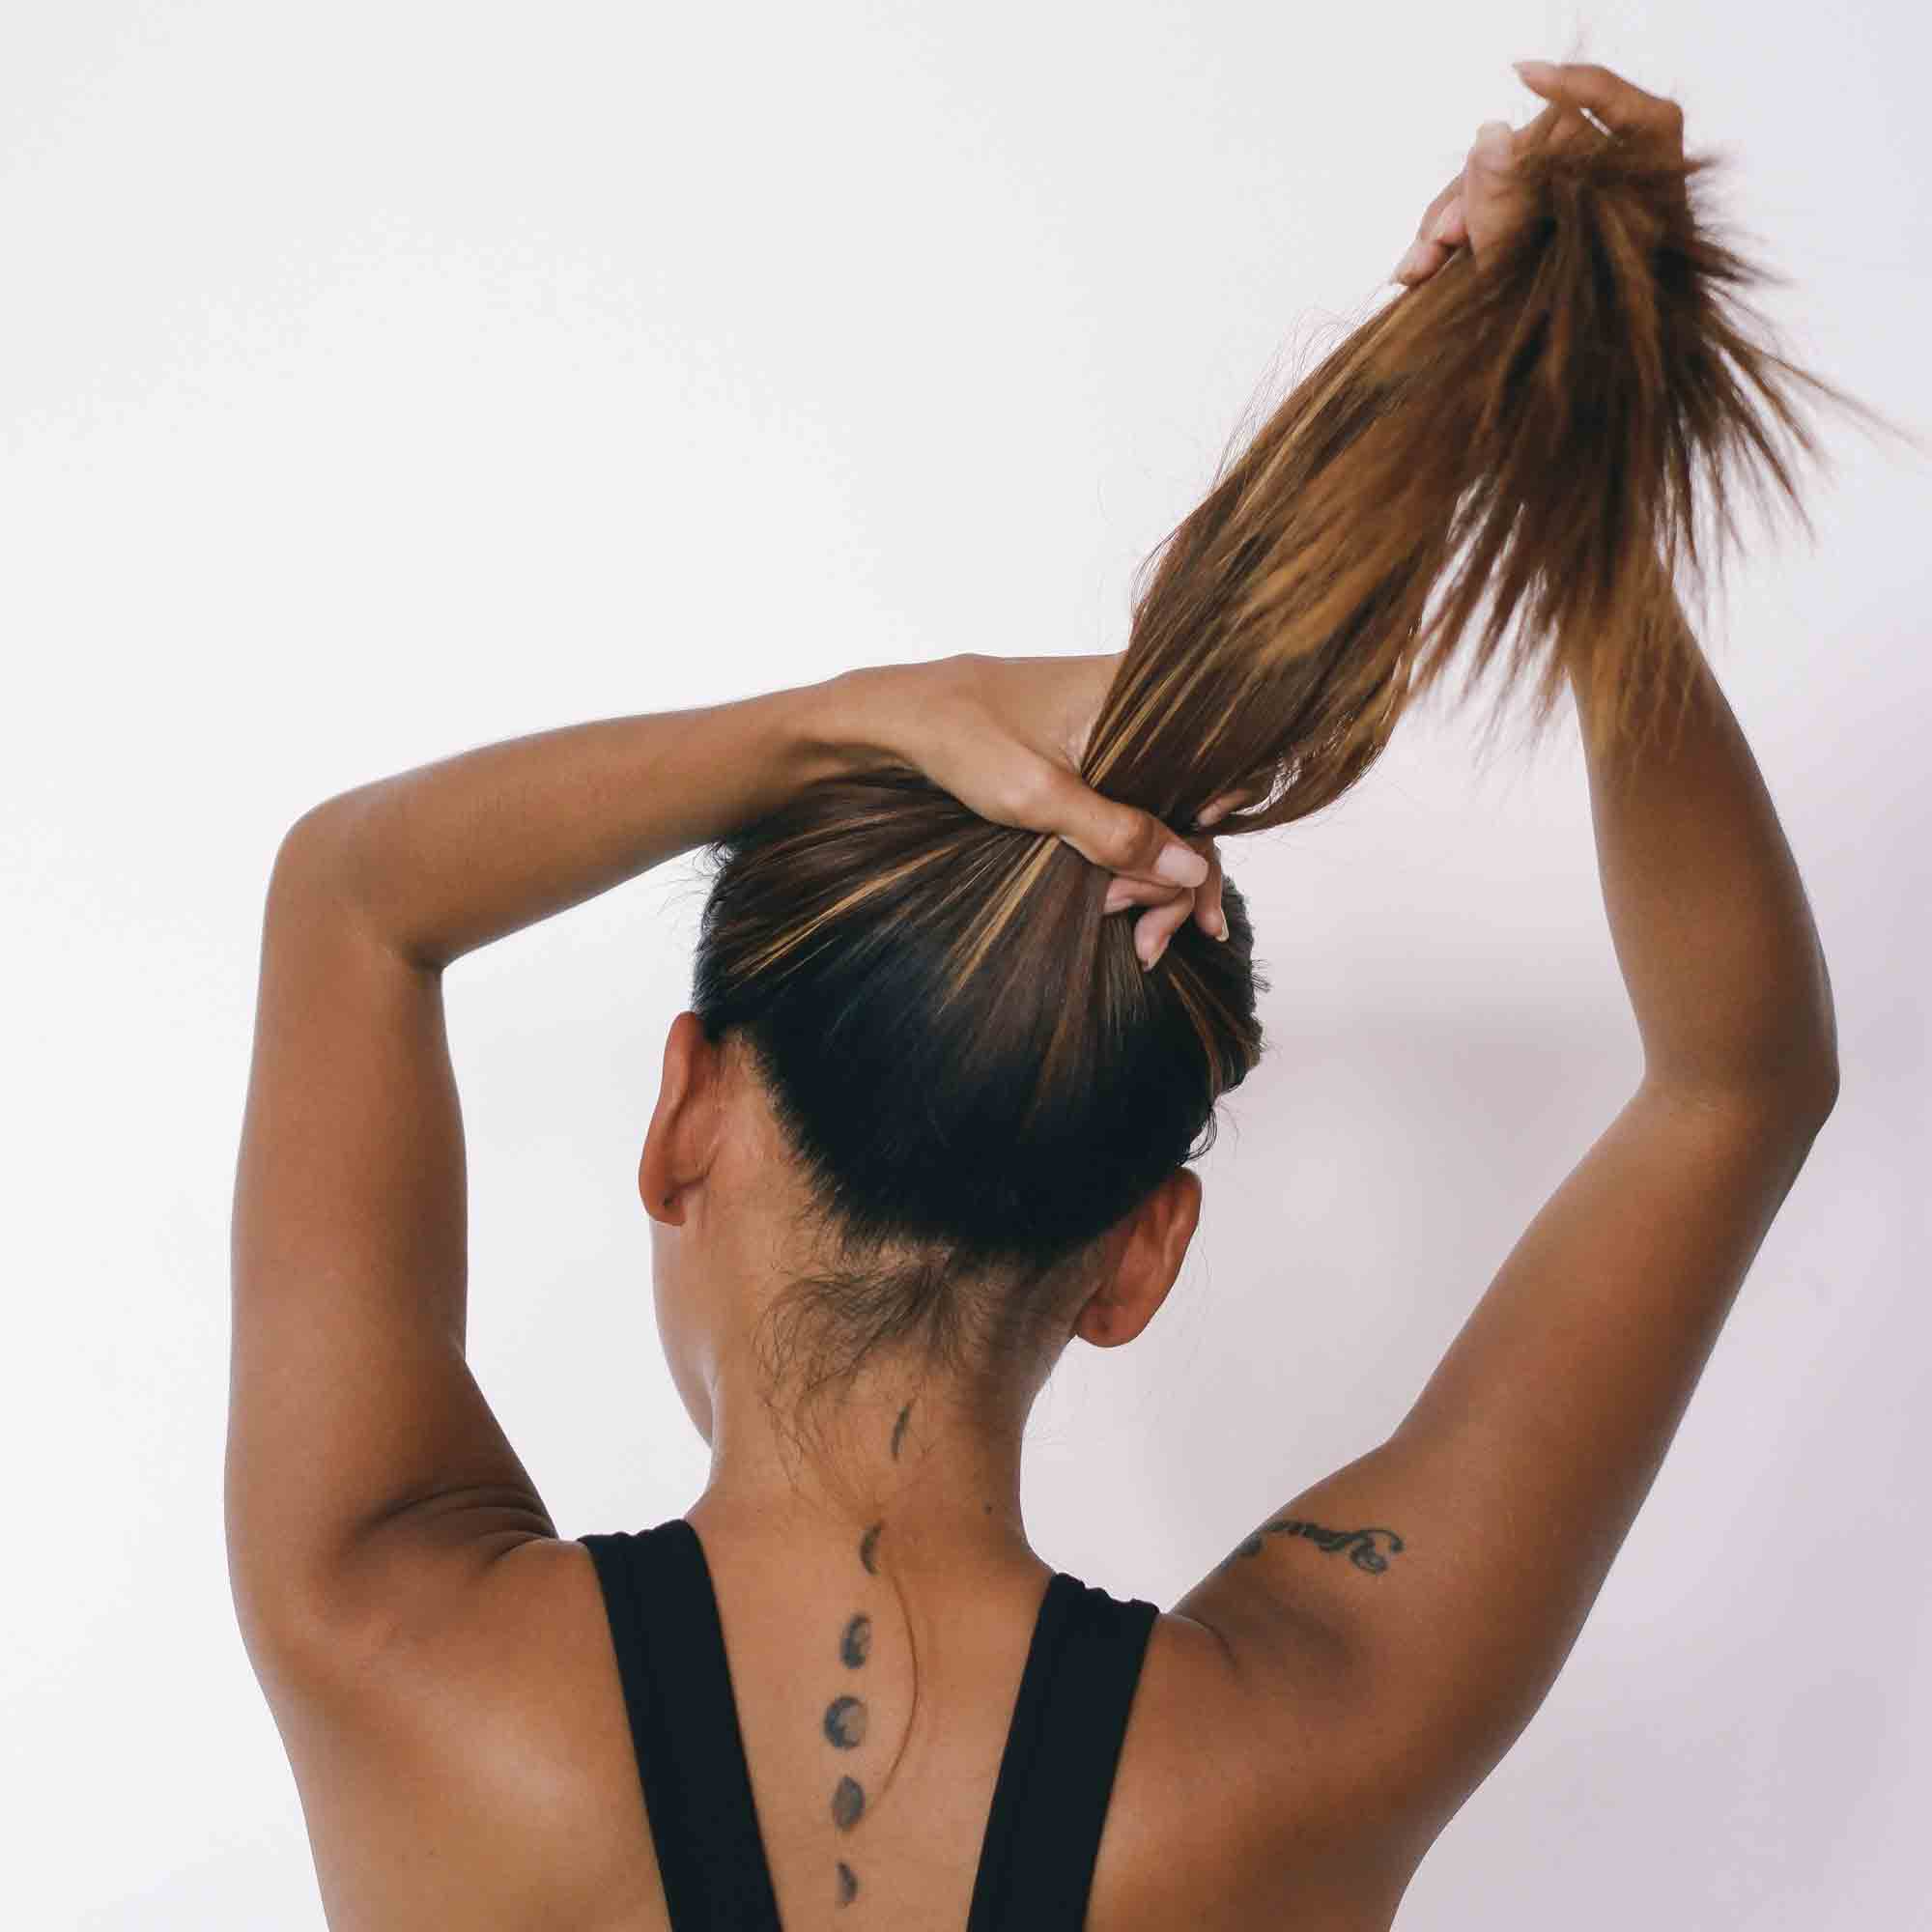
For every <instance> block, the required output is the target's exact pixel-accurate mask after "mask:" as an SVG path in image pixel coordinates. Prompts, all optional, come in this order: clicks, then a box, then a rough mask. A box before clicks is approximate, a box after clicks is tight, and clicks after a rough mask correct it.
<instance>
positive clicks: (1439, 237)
mask: <svg viewBox="0 0 1932 1932" xmlns="http://www.w3.org/2000/svg"><path fill="white" fill-rule="evenodd" d="M1455 225H1456V216H1455V214H1454V213H1453V212H1452V211H1451V210H1449V209H1446V208H1445V209H1444V210H1443V211H1442V213H1440V214H1438V215H1437V216H1436V217H1435V227H1434V228H1432V229H1431V230H1430V231H1429V232H1430V234H1431V235H1433V236H1434V237H1435V240H1436V241H1440V242H1441V243H1442V245H1443V246H1444V247H1445V248H1446V247H1448V246H1449V245H1450V242H1449V231H1450V229H1451V228H1453V227H1454V226H1455Z"/></svg>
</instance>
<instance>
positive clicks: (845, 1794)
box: [832, 1777, 866, 1832]
mask: <svg viewBox="0 0 1932 1932" xmlns="http://www.w3.org/2000/svg"><path fill="white" fill-rule="evenodd" d="M865 1809H866V1793H865V1789H864V1787H863V1786H862V1785H861V1784H860V1782H859V1780H858V1779H857V1778H856V1777H841V1778H840V1779H839V1780H838V1789H837V1790H836V1791H834V1792H833V1794H832V1822H833V1823H834V1824H835V1825H837V1826H838V1829H839V1830H840V1831H841V1832H849V1831H850V1830H851V1829H852V1827H853V1826H854V1825H856V1824H857V1823H858V1822H859V1820H860V1818H861V1816H862V1815H863V1814H864V1812H865Z"/></svg>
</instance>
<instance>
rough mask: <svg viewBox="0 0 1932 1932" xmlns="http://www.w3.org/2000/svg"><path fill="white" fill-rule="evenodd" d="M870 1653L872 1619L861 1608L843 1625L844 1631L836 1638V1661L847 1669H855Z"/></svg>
mask: <svg viewBox="0 0 1932 1932" xmlns="http://www.w3.org/2000/svg"><path fill="white" fill-rule="evenodd" d="M871 1654H872V1620H871V1618H870V1617H868V1616H867V1614H866V1613H865V1611H864V1610H861V1611H860V1612H859V1614H858V1615H857V1616H855V1617H854V1618H853V1619H852V1621H851V1622H850V1623H849V1624H847V1625H846V1626H845V1633H844V1634H843V1635H842V1636H841V1637H839V1639H838V1661H839V1662H840V1663H843V1664H844V1665H846V1666H847V1667H848V1668H849V1669H852V1670H857V1669H858V1667H859V1666H860V1665H861V1664H862V1663H864V1662H865V1661H866V1660H867V1658H868V1657H870V1656H871Z"/></svg>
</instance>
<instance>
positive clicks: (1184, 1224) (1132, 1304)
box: [1073, 1167, 1201, 1349]
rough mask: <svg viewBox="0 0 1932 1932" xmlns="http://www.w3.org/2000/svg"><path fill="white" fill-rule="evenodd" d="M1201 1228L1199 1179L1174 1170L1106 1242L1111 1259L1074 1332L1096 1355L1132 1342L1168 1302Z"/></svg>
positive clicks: (1184, 1170)
mask: <svg viewBox="0 0 1932 1932" xmlns="http://www.w3.org/2000/svg"><path fill="white" fill-rule="evenodd" d="M1200 1222H1201V1177H1200V1176H1199V1175H1197V1174H1196V1173H1195V1172H1194V1170H1193V1169H1192V1168H1191V1167H1177V1168H1176V1169H1175V1170H1174V1172H1173V1173H1172V1174H1170V1175H1169V1176H1168V1177H1167V1179H1165V1180H1163V1181H1162V1182H1161V1183H1160V1185H1159V1186H1158V1187H1156V1188H1155V1189H1154V1191H1153V1192H1152V1193H1151V1194H1150V1195H1149V1196H1148V1198H1147V1199H1146V1200H1145V1201H1143V1202H1142V1203H1141V1205H1140V1206H1139V1207H1138V1208H1135V1209H1134V1210H1133V1212H1132V1213H1130V1214H1128V1215H1127V1216H1126V1217H1125V1218H1124V1219H1123V1220H1122V1222H1121V1224H1120V1226H1119V1227H1118V1228H1116V1229H1115V1231H1114V1233H1113V1235H1112V1236H1110V1245H1111V1246H1112V1247H1113V1249H1114V1251H1115V1256H1116V1259H1115V1261H1114V1263H1113V1265H1112V1267H1111V1269H1110V1270H1109V1271H1108V1272H1107V1274H1106V1275H1105V1276H1104V1278H1103V1279H1102V1281H1101V1283H1100V1286H1099V1287H1098V1288H1096V1289H1095V1290H1094V1293H1092V1294H1091V1295H1089V1296H1088V1298H1087V1300H1086V1302H1085V1304H1084V1305H1083V1306H1082V1308H1081V1310H1080V1314H1079V1317H1078V1319H1077V1320H1076V1321H1074V1324H1073V1332H1074V1334H1076V1335H1078V1336H1079V1337H1080V1339H1081V1340H1082V1341H1084V1342H1091V1343H1092V1344H1093V1345H1094V1348H1096V1349H1118V1348H1119V1347H1120V1346H1121V1344H1122V1342H1131V1341H1132V1340H1133V1339H1134V1337H1135V1336H1136V1335H1138V1334H1139V1333H1140V1332H1141V1330H1142V1329H1143V1328H1145V1327H1146V1326H1147V1325H1148V1323H1149V1322H1150V1321H1152V1320H1153V1318H1154V1312H1155V1310H1157V1309H1158V1308H1159V1307H1160V1305H1161V1303H1162V1302H1163V1301H1165V1300H1166V1299H1167V1292H1168V1290H1169V1289H1171V1288H1172V1287H1173V1286H1174V1283H1175V1277H1176V1276H1178V1275H1179V1272H1180V1264H1181V1262H1182V1260H1183V1259H1184V1258H1185V1256H1186V1254H1187V1244H1188V1242H1189V1241H1191V1240H1192V1239H1193V1238H1194V1230H1195V1229H1196V1228H1197V1227H1198V1226H1199V1225H1200Z"/></svg>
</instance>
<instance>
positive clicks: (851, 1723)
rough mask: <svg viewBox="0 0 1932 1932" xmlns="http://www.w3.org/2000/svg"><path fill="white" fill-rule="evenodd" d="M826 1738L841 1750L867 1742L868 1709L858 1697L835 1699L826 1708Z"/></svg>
mask: <svg viewBox="0 0 1932 1932" xmlns="http://www.w3.org/2000/svg"><path fill="white" fill-rule="evenodd" d="M825 1736H826V1740H827V1742H828V1743H831V1744H835V1745H837V1746H838V1748H839V1749H840V1750H850V1749H851V1748H852V1747H854V1746H855V1745H862V1744H864V1743H865V1742H866V1707H865V1705H864V1704H863V1703H861V1702H860V1701H859V1699H858V1698H857V1697H835V1698H833V1700H832V1701H831V1703H829V1704H828V1705H826V1707H825Z"/></svg>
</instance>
